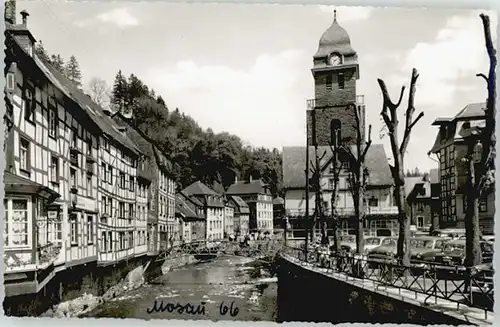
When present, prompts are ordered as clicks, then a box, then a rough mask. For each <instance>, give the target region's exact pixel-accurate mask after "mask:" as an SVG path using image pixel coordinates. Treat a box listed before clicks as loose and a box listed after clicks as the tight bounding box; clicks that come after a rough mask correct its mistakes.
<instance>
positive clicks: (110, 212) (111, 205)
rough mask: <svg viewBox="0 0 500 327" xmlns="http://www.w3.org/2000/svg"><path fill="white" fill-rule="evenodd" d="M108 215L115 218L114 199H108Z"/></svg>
mask: <svg viewBox="0 0 500 327" xmlns="http://www.w3.org/2000/svg"><path fill="white" fill-rule="evenodd" d="M108 210H109V211H108V214H109V215H110V216H112V217H114V215H113V198H108Z"/></svg>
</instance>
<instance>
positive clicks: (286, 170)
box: [283, 144, 394, 188]
mask: <svg viewBox="0 0 500 327" xmlns="http://www.w3.org/2000/svg"><path fill="white" fill-rule="evenodd" d="M352 149H353V150H352V151H353V153H356V151H355V150H354V147H353V148H352ZM318 152H319V153H320V155H321V154H322V153H324V152H325V153H326V155H325V157H324V158H323V161H322V163H321V166H323V165H325V164H327V163H328V162H329V161H331V160H332V158H333V152H332V150H331V148H330V147H329V146H319V147H318ZM313 158H314V147H312V146H310V147H309V159H311V160H312V159H313ZM365 164H366V167H367V168H368V170H369V172H370V175H369V179H368V185H370V186H391V185H393V183H394V182H393V179H392V174H391V170H390V168H389V161H388V159H387V155H386V153H385V149H384V146H383V145H382V144H372V145H371V146H370V148H369V149H368V152H367V154H366V159H365ZM305 171H306V147H305V146H296V147H284V148H283V187H284V188H305V182H306V180H305ZM309 177H312V174H311V172H309Z"/></svg>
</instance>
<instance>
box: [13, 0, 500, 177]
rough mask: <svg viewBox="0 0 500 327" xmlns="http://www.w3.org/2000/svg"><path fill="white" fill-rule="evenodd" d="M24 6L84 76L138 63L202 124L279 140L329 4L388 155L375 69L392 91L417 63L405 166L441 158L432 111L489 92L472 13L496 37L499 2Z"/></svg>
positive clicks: (455, 108)
mask: <svg viewBox="0 0 500 327" xmlns="http://www.w3.org/2000/svg"><path fill="white" fill-rule="evenodd" d="M23 9H26V10H27V11H28V12H29V13H30V16H29V18H28V27H29V29H30V30H31V32H32V34H33V35H34V37H35V39H37V40H38V41H40V40H41V41H42V42H43V44H44V46H45V48H46V49H47V51H48V52H49V53H59V54H61V55H62V56H63V57H64V58H69V56H71V55H75V56H76V57H77V59H78V60H79V63H80V67H81V70H82V74H83V77H84V80H83V82H84V85H85V86H86V83H88V81H90V80H91V79H92V78H93V77H99V78H102V79H104V80H106V81H107V82H108V83H109V84H110V85H112V82H113V79H114V76H115V75H116V73H117V71H118V70H122V72H123V73H124V74H125V75H127V76H128V75H130V74H131V73H133V74H135V75H136V76H138V77H139V78H140V79H141V80H142V81H143V82H144V83H145V84H146V85H148V87H149V88H153V89H154V90H155V92H156V94H157V95H161V96H162V97H163V98H164V99H165V102H166V103H167V106H168V107H169V108H170V109H174V108H176V107H178V108H179V109H180V110H181V111H183V112H185V113H186V114H188V115H190V116H191V117H193V118H194V119H195V120H196V121H197V122H198V123H199V124H200V125H201V127H203V128H208V127H210V128H212V130H213V131H214V132H216V133H218V132H222V131H227V132H230V133H232V134H236V135H238V136H239V137H240V138H241V139H242V140H243V141H244V143H245V144H249V145H252V146H258V147H260V146H264V147H269V148H273V147H276V148H278V149H282V147H283V146H301V145H305V131H306V125H305V114H306V100H307V99H311V98H313V97H314V83H313V78H312V74H311V68H312V56H313V55H314V54H315V52H316V51H317V48H318V42H319V39H320V37H321V35H322V33H323V32H324V31H325V30H326V29H327V28H328V27H329V26H330V25H331V23H332V21H333V10H334V9H336V10H337V19H338V22H339V24H340V25H341V26H342V27H343V28H345V29H346V31H347V32H348V34H349V36H350V39H351V44H352V47H353V48H354V49H355V50H356V51H357V53H358V61H359V67H360V79H359V80H358V82H357V93H358V94H363V95H364V96H365V104H366V119H367V121H368V123H369V124H372V139H373V143H382V144H384V145H385V146H386V147H385V149H386V153H387V156H388V158H390V157H391V156H392V155H391V152H390V147H389V139H388V137H387V135H385V136H384V133H383V131H382V128H383V121H382V119H381V116H380V111H381V109H382V95H381V92H380V88H379V86H378V83H377V78H382V79H383V80H384V81H385V82H386V84H387V86H388V90H389V92H390V94H391V96H392V98H393V99H394V98H397V96H398V95H399V92H400V88H401V86H403V85H406V86H407V87H408V86H409V81H410V77H411V71H412V68H416V69H417V70H418V71H419V73H420V77H419V80H418V84H417V91H416V97H415V106H416V114H418V113H419V112H420V111H423V112H424V117H423V118H422V119H421V120H420V121H419V122H418V123H417V125H415V127H414V129H413V132H412V136H411V140H410V143H409V146H408V151H407V153H406V154H405V166H406V168H407V169H412V168H414V167H418V168H419V170H420V171H428V170H429V169H431V168H437V162H436V161H434V160H435V159H434V160H432V159H430V158H429V157H428V156H427V153H428V151H429V149H430V148H431V146H432V145H433V143H434V140H435V137H436V133H437V127H435V126H431V124H432V122H433V121H434V120H435V119H436V118H437V117H451V116H454V115H456V114H457V113H458V112H459V111H460V110H461V109H462V108H463V107H465V106H466V105H467V104H468V103H473V102H484V101H485V99H486V95H487V93H486V85H485V82H484V80H483V79H480V78H478V77H476V76H475V75H476V73H478V72H487V70H488V65H489V64H488V58H487V54H486V50H485V46H484V34H483V29H482V24H481V19H480V18H479V14H480V13H481V12H485V13H487V14H489V15H490V18H491V20H492V32H493V36H494V37H495V39H496V30H497V29H496V20H497V19H496V14H495V13H494V12H491V11H490V12H488V11H477V10H463V9H461V10H452V9H430V8H428V9H404V8H372V7H338V6H337V7H335V8H334V7H333V6H319V5H307V6H305V5H264V4H259V5H257V4H254V5H243V4H181V3H170V4H169V3H148V2H122V3H120V2H114V3H99V2H81V3H78V2H59V1H57V2H48V1H19V2H18V3H17V11H18V12H20V11H21V10H23ZM18 19H20V17H18ZM407 94H408V93H406V95H405V97H404V100H403V104H402V106H401V108H400V109H399V112H400V120H401V121H404V116H403V115H404V111H405V109H406V105H407ZM416 114H415V115H416Z"/></svg>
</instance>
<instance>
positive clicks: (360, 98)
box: [306, 94, 365, 110]
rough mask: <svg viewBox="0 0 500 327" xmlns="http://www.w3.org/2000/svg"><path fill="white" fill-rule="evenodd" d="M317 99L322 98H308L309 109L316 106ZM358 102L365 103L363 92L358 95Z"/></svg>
mask: <svg viewBox="0 0 500 327" xmlns="http://www.w3.org/2000/svg"><path fill="white" fill-rule="evenodd" d="M316 100H320V99H309V100H306V103H307V110H312V109H315V108H316ZM356 104H365V96H364V95H363V94H358V95H356Z"/></svg>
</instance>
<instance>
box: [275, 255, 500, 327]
mask: <svg viewBox="0 0 500 327" xmlns="http://www.w3.org/2000/svg"><path fill="white" fill-rule="evenodd" d="M305 255H306V254H305V251H304V249H299V248H292V247H285V248H283V250H282V251H281V252H280V260H281V262H280V263H279V267H280V268H279V270H278V271H279V273H278V283H279V284H280V286H279V288H278V289H279V290H282V291H281V293H282V294H280V292H278V302H279V303H280V312H279V314H278V316H279V319H278V320H280V321H315V322H334V323H341V322H351V323H354V322H365V323H411V324H429V323H431V324H446V325H449V324H453V325H458V324H473V325H483V324H491V323H492V321H493V318H494V314H493V306H494V290H493V275H494V271H493V270H491V268H488V267H474V268H472V269H467V268H465V267H449V266H448V267H446V266H442V265H441V266H439V265H437V264H424V263H416V264H412V265H410V266H408V267H405V266H402V265H400V264H398V263H394V262H387V261H385V262H384V261H380V260H371V259H366V258H364V257H362V256H356V255H352V254H337V255H324V254H321V253H320V252H318V251H316V252H314V251H310V252H308V256H307V258H306V256H305ZM306 259H307V260H306ZM280 270H281V273H280ZM306 284H307V285H308V286H305V285H306ZM302 285H304V286H302ZM319 293H321V294H323V296H324V297H328V298H329V301H326V302H327V304H325V303H323V302H325V301H324V300H321V299H323V296H322V295H318V294H319ZM332 295H333V298H332V297H331V296H332ZM304 299H307V300H304ZM332 301H333V302H332ZM332 303H335V306H332ZM306 307H307V309H306ZM299 309H300V310H299ZM301 313H302V314H301ZM313 315H314V316H313ZM280 316H281V317H280ZM320 317H321V318H320ZM318 319H320V320H318Z"/></svg>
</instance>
